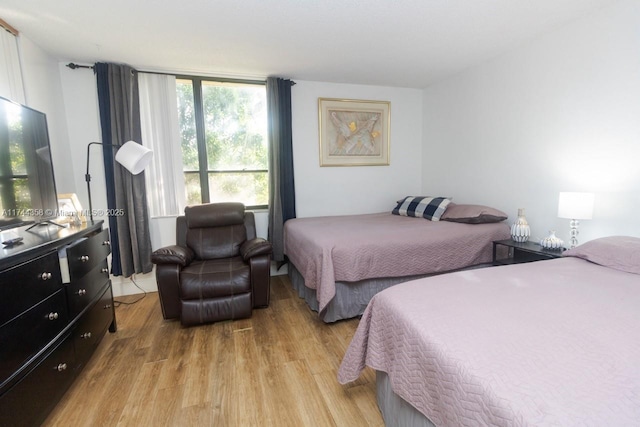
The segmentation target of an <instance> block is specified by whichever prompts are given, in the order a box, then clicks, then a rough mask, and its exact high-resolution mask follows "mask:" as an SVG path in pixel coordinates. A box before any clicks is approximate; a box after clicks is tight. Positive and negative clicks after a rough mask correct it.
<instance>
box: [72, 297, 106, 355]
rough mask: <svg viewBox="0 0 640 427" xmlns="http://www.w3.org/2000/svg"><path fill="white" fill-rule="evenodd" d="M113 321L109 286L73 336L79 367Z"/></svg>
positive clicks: (81, 320) (84, 316)
mask: <svg viewBox="0 0 640 427" xmlns="http://www.w3.org/2000/svg"><path fill="white" fill-rule="evenodd" d="M112 321H113V294H112V293H111V286H108V287H107V288H106V289H105V290H104V293H103V294H102V297H100V299H99V300H98V302H96V304H95V305H94V306H93V307H92V308H91V309H90V310H89V311H87V312H86V313H85V314H84V315H83V316H82V318H81V319H80V320H79V321H78V325H77V327H76V328H75V329H74V331H73V333H72V335H73V339H74V342H75V349H76V358H77V363H78V365H79V366H82V365H84V363H85V362H86V360H87V359H89V357H90V356H91V354H92V353H93V351H94V350H95V347H96V346H97V345H98V343H99V342H100V340H101V339H102V337H103V336H104V334H105V333H106V332H107V328H109V325H110V324H111V322H112Z"/></svg>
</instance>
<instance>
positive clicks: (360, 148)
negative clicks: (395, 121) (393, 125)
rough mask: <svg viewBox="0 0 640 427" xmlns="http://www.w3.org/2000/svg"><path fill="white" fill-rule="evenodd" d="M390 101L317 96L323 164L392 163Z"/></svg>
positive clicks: (380, 164) (371, 164) (321, 164)
mask: <svg viewBox="0 0 640 427" xmlns="http://www.w3.org/2000/svg"><path fill="white" fill-rule="evenodd" d="M390 110H391V103H390V102H388V101H363V100H355V99H331V98H318V123H319V128H320V131H319V134H320V166H386V165H389V125H390V117H389V114H390Z"/></svg>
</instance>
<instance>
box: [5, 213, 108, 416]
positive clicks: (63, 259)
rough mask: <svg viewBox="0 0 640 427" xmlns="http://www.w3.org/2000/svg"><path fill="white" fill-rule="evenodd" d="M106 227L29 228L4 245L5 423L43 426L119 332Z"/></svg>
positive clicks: (87, 225) (43, 226) (19, 232)
mask: <svg viewBox="0 0 640 427" xmlns="http://www.w3.org/2000/svg"><path fill="white" fill-rule="evenodd" d="M102 225H103V224H102V221H96V222H93V223H89V224H83V225H82V226H76V227H69V228H59V227H57V226H55V225H37V226H35V227H34V228H32V229H31V230H26V227H22V228H19V229H16V230H12V232H15V233H17V234H18V235H19V236H20V237H22V238H23V241H22V242H21V243H18V244H16V245H14V246H4V247H1V248H0V425H2V426H5V425H6V426H23V425H24V426H32V425H39V424H41V423H42V422H43V421H44V420H45V418H46V417H47V415H48V414H49V413H50V412H51V410H52V409H53V408H54V407H55V405H56V404H57V403H58V401H59V400H60V398H61V397H62V395H63V394H64V393H65V391H66V390H67V389H68V388H69V386H70V385H71V384H72V382H73V380H74V379H75V378H76V376H77V375H78V374H79V372H80V370H81V369H82V367H83V366H84V365H85V364H86V362H87V361H88V360H89V358H90V357H91V355H92V354H93V351H94V350H95V349H96V347H97V345H98V343H99V342H100V340H101V339H102V337H103V336H104V334H105V333H106V331H107V329H108V330H109V331H111V332H115V331H116V319H115V310H114V305H113V294H112V291H111V281H110V280H109V269H108V266H107V256H108V255H109V253H110V252H111V248H110V243H109V233H108V230H106V229H104V230H103V228H102Z"/></svg>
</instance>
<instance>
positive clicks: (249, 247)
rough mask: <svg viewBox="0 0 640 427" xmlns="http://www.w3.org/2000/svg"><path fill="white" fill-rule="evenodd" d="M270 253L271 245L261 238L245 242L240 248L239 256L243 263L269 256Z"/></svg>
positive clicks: (271, 250)
mask: <svg viewBox="0 0 640 427" xmlns="http://www.w3.org/2000/svg"><path fill="white" fill-rule="evenodd" d="M272 252H273V248H272V247H271V243H270V242H269V241H268V240H265V239H263V238H262V237H256V238H255V239H251V240H247V241H246V242H244V243H243V244H242V246H240V255H242V259H244V260H245V261H248V260H249V259H250V258H253V257H254V256H258V255H270V254H271V253H272Z"/></svg>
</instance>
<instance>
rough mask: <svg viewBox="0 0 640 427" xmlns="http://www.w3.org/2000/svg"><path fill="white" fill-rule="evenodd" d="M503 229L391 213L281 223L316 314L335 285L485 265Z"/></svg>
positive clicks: (505, 231) (502, 225)
mask: <svg viewBox="0 0 640 427" xmlns="http://www.w3.org/2000/svg"><path fill="white" fill-rule="evenodd" d="M507 238H509V227H508V226H507V225H506V224H505V223H504V222H502V223H494V224H457V223H453V222H445V221H435V222H434V221H429V220H425V219H423V218H410V217H403V216H398V215H392V214H391V213H378V214H366V215H348V216H328V217H314V218H296V219H292V220H289V221H287V222H286V223H285V228H284V252H285V254H287V256H288V257H289V259H290V260H291V262H292V263H293V264H294V265H295V266H296V268H297V269H298V270H299V271H300V273H301V274H302V276H303V277H304V281H305V285H306V286H307V287H309V288H311V289H316V295H317V298H318V303H319V311H322V310H323V308H324V307H325V306H326V305H327V304H328V303H329V301H331V299H332V298H333V297H334V295H335V293H336V289H335V282H337V281H344V282H356V281H358V280H364V279H372V278H378V277H403V276H411V275H417V274H428V273H440V272H445V271H450V270H456V269H459V268H463V267H468V266H471V265H475V264H481V263H484V262H490V261H491V256H492V244H491V242H492V241H493V240H501V239H507Z"/></svg>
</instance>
